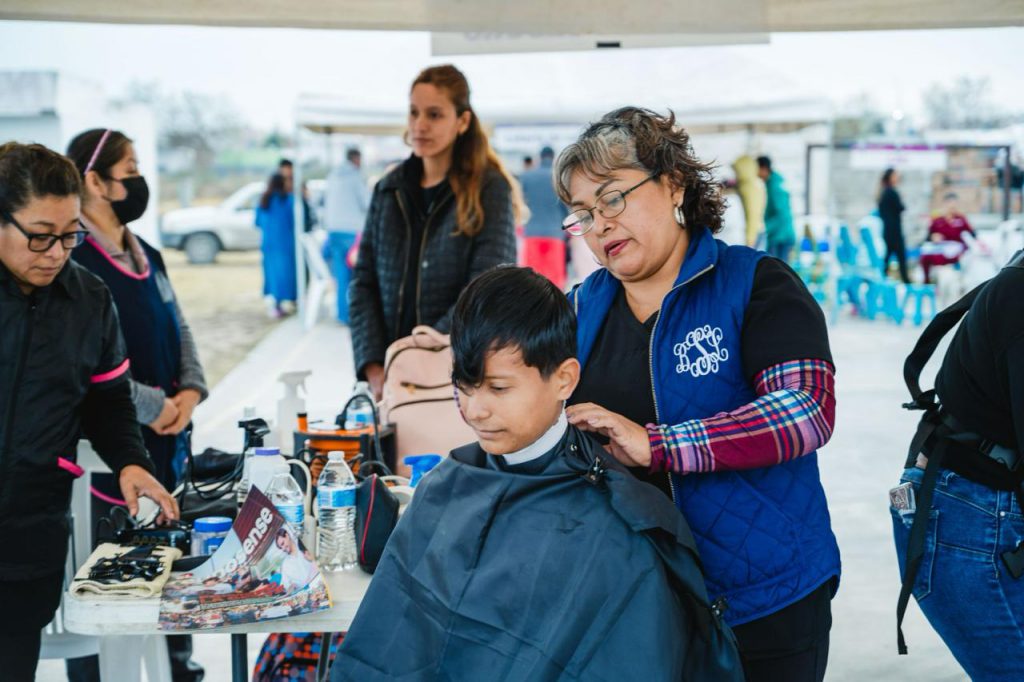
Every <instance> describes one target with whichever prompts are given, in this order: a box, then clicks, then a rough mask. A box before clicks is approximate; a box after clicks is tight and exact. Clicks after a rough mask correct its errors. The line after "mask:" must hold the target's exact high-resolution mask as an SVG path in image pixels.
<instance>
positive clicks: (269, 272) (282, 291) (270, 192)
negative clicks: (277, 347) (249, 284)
mask: <svg viewBox="0 0 1024 682" xmlns="http://www.w3.org/2000/svg"><path fill="white" fill-rule="evenodd" d="M294 207H295V195H294V194H293V193H291V192H290V191H289V190H288V184H287V181H286V179H285V177H284V176H283V175H281V174H280V173H275V174H274V175H272V176H271V177H270V181H269V182H267V189H266V191H264V192H263V196H262V197H261V198H260V203H259V205H258V206H257V207H256V226H257V227H259V228H260V230H261V231H262V232H263V237H262V239H261V240H260V252H261V253H262V254H263V296H264V298H265V299H266V301H267V314H268V315H270V317H275V318H279V317H284V316H285V315H287V314H289V313H290V312H292V311H293V310H294V306H295V301H296V299H297V298H298V283H297V282H296V277H297V275H296V264H295V208H294Z"/></svg>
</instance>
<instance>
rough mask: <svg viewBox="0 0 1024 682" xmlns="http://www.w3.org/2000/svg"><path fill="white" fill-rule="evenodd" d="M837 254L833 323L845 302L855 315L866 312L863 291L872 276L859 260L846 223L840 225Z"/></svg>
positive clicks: (857, 251)
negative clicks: (837, 266)
mask: <svg viewBox="0 0 1024 682" xmlns="http://www.w3.org/2000/svg"><path fill="white" fill-rule="evenodd" d="M835 254H836V262H837V263H838V264H839V272H838V274H837V275H836V278H835V299H834V303H835V305H834V306H833V308H832V322H833V324H834V323H835V322H837V321H838V319H839V313H840V311H841V310H842V308H843V306H844V305H845V304H849V305H850V306H851V307H852V308H853V312H854V314H855V315H863V314H864V312H865V311H864V298H863V294H862V291H863V290H865V289H866V288H867V286H868V282H869V281H870V277H869V276H868V275H867V273H866V272H865V271H864V270H863V269H862V268H861V266H860V264H859V262H858V261H859V249H858V248H857V244H856V243H855V242H854V241H853V238H852V237H851V236H850V228H849V227H847V226H846V225H840V226H839V241H838V243H837V244H836V249H835Z"/></svg>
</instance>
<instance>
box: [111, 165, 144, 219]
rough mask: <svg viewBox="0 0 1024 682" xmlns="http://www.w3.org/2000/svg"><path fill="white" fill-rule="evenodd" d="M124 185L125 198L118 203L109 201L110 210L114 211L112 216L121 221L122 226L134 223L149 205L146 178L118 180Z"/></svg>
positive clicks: (137, 176) (135, 177)
mask: <svg viewBox="0 0 1024 682" xmlns="http://www.w3.org/2000/svg"><path fill="white" fill-rule="evenodd" d="M118 182H120V183H121V184H122V185H124V191H125V192H127V196H125V198H124V199H121V200H120V201H111V202H110V208H112V209H114V215H116V216H117V219H118V220H120V221H121V224H122V225H127V224H128V223H132V222H135V221H136V220H138V219H139V218H141V217H142V214H143V213H145V212H146V205H147V204H149V185H147V184H146V178H144V177H143V176H141V175H135V176H132V177H130V178H124V179H123V180H118Z"/></svg>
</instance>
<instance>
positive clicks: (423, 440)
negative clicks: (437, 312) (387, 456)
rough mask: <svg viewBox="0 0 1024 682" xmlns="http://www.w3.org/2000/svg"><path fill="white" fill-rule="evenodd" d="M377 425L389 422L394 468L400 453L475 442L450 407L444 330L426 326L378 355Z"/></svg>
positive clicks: (444, 451) (405, 471) (401, 468)
mask: <svg viewBox="0 0 1024 682" xmlns="http://www.w3.org/2000/svg"><path fill="white" fill-rule="evenodd" d="M380 418H381V423H384V424H394V425H395V431H396V433H395V435H396V448H395V450H396V458H395V463H396V464H397V469H398V471H396V472H395V473H397V474H400V475H402V476H409V475H410V470H409V467H407V466H405V464H403V463H402V459H403V458H404V457H405V456H406V455H424V454H438V455H441V456H442V457H447V456H448V453H449V452H450V451H451V450H453V449H455V448H457V447H459V446H461V445H465V444H467V443H472V442H473V441H475V440H476V435H475V434H474V433H473V430H472V429H471V428H469V425H468V424H466V422H465V421H463V419H462V415H461V414H460V413H459V409H458V407H456V405H455V393H454V389H453V388H452V354H451V344H450V342H449V340H448V336H447V335H446V334H442V333H441V332H439V331H437V330H435V329H433V328H431V327H427V326H419V327H416V328H415V329H413V330H412V334H411V335H410V336H406V337H405V338H402V339H398V340H397V341H395V342H394V343H392V344H391V345H390V346H389V347H388V350H387V353H386V354H385V357H384V395H383V400H382V401H381V410H380Z"/></svg>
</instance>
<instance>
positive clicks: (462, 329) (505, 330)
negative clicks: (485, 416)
mask: <svg viewBox="0 0 1024 682" xmlns="http://www.w3.org/2000/svg"><path fill="white" fill-rule="evenodd" d="M451 343H452V355H453V359H454V368H453V370H452V381H453V382H454V383H455V385H456V386H461V387H467V388H471V387H476V386H480V385H481V384H482V383H483V380H484V361H485V360H486V356H487V354H488V352H493V351H499V350H503V349H505V348H512V349H518V350H519V353H520V355H521V356H522V360H523V364H525V365H526V366H527V367H535V368H536V369H537V370H538V371H540V374H541V376H542V377H543V378H545V379H547V378H548V377H550V376H551V374H552V372H554V371H555V369H557V368H558V366H559V365H561V364H562V363H563V362H564V361H566V360H568V359H570V358H574V357H576V316H575V315H574V314H573V312H572V307H571V306H570V305H569V299H568V298H566V296H565V294H563V293H562V292H561V291H559V290H558V287H556V286H555V285H554V284H552V282H551V280H549V279H548V278H546V277H544V276H542V275H539V274H537V273H536V272H534V271H533V270H531V269H529V268H517V267H514V266H510V265H506V266H498V267H496V268H493V269H491V270H488V271H487V272H485V273H483V274H482V275H480V276H479V277H477V278H476V279H474V280H473V281H472V282H470V284H469V286H467V287H466V289H465V290H464V291H463V292H462V295H461V296H459V300H458V301H457V302H456V303H455V311H454V314H453V315H452V326H451Z"/></svg>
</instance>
